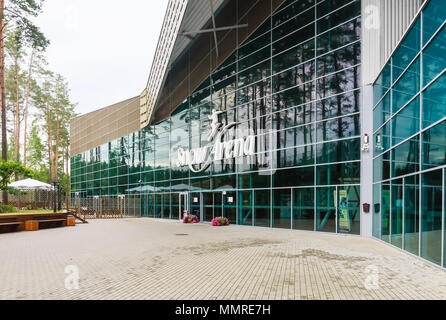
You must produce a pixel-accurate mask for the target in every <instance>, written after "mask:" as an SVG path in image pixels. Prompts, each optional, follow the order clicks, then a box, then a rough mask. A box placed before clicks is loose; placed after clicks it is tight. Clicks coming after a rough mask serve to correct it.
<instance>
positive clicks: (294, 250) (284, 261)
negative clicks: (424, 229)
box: [0, 219, 446, 300]
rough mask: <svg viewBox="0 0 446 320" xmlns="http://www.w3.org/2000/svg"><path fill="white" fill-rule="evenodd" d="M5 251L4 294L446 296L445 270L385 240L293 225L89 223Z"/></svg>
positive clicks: (5, 242) (0, 251) (1, 250)
mask: <svg viewBox="0 0 446 320" xmlns="http://www.w3.org/2000/svg"><path fill="white" fill-rule="evenodd" d="M0 257H1V260H0V299H176V300H181V299H188V300H189V299H219V300H223V299H446V271H444V270H441V269H439V268H436V267H434V266H432V265H429V264H427V263H425V262H423V261H421V260H419V259H416V258H413V257H411V256H409V255H407V254H405V253H402V252H400V251H398V250H396V249H393V248H391V247H389V246H387V245H385V244H382V243H380V242H378V241H375V240H372V239H362V238H358V237H348V236H336V235H329V234H315V233H304V232H293V231H288V230H271V229H263V228H250V227H240V226H230V227H220V228H217V227H211V226H208V225H202V224H199V225H183V224H180V223H178V222H172V221H159V220H152V219H125V220H107V221H106V220H103V221H92V222H91V223H90V224H88V225H77V226H76V227H74V228H73V227H71V228H62V229H51V230H41V231H37V232H34V233H33V232H20V233H10V234H0ZM77 272H78V273H79V283H78V285H79V288H78V289H76V275H77ZM67 288H68V289H67Z"/></svg>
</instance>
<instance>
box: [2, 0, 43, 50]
mask: <svg viewBox="0 0 446 320" xmlns="http://www.w3.org/2000/svg"><path fill="white" fill-rule="evenodd" d="M42 4H43V0H40V1H39V0H9V1H8V0H7V1H5V17H4V19H5V20H6V22H11V21H12V22H14V24H15V26H16V27H17V28H18V29H20V33H21V39H22V41H23V43H24V45H26V46H27V47H30V48H34V49H37V50H42V51H44V50H45V49H46V48H47V47H48V45H49V44H50V42H49V40H48V39H46V37H45V35H44V34H43V33H42V32H41V31H40V29H39V28H38V27H37V26H35V25H34V24H33V23H32V22H31V20H30V19H29V18H31V17H37V16H38V15H39V13H41V12H42Z"/></svg>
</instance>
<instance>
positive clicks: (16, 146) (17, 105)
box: [14, 57, 20, 181]
mask: <svg viewBox="0 0 446 320" xmlns="http://www.w3.org/2000/svg"><path fill="white" fill-rule="evenodd" d="M14 60H15V61H14V63H15V94H16V96H15V121H16V123H15V126H14V130H15V132H14V161H19V160H20V159H19V148H20V101H19V62H18V57H15V59H14ZM18 180H19V175H18V174H17V173H16V174H15V181H18Z"/></svg>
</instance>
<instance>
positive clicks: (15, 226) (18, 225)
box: [0, 221, 24, 233]
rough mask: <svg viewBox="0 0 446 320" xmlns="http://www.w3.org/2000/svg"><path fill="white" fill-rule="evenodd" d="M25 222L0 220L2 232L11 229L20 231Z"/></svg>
mask: <svg viewBox="0 0 446 320" xmlns="http://www.w3.org/2000/svg"><path fill="white" fill-rule="evenodd" d="M23 224H24V223H23V222H17V221H15V222H0V233H2V232H5V231H6V232H11V231H18V230H19V229H21V228H22V226H23Z"/></svg>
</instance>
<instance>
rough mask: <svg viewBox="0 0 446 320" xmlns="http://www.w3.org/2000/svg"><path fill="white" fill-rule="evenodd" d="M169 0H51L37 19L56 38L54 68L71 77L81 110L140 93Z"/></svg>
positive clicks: (51, 52) (52, 57) (52, 51)
mask: <svg viewBox="0 0 446 320" xmlns="http://www.w3.org/2000/svg"><path fill="white" fill-rule="evenodd" d="M167 3H168V0H126V1H118V0H46V1H45V5H44V8H43V13H42V14H41V15H40V16H39V17H38V18H37V20H36V24H37V25H38V26H39V27H40V28H41V29H42V31H43V32H44V33H45V35H46V37H47V38H48V39H49V40H50V41H51V45H50V47H49V48H48V50H47V56H48V60H49V63H50V66H49V68H50V69H51V70H52V71H55V72H57V73H60V74H62V75H63V76H64V77H65V78H67V80H68V82H69V84H70V88H71V100H72V101H73V102H77V103H78V107H77V109H76V111H77V112H78V113H82V114H84V113H87V112H90V111H93V110H96V109H99V108H102V107H106V106H108V105H111V104H114V103H116V102H119V101H122V100H125V99H128V98H131V97H134V96H137V95H139V94H140V93H141V92H142V90H143V89H144V87H145V85H146V83H147V79H148V77H149V71H150V66H151V64H152V60H153V56H154V54H155V50H156V45H157V42H158V37H159V34H160V31H161V26H162V23H163V19H164V14H165V11H166V8H167Z"/></svg>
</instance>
